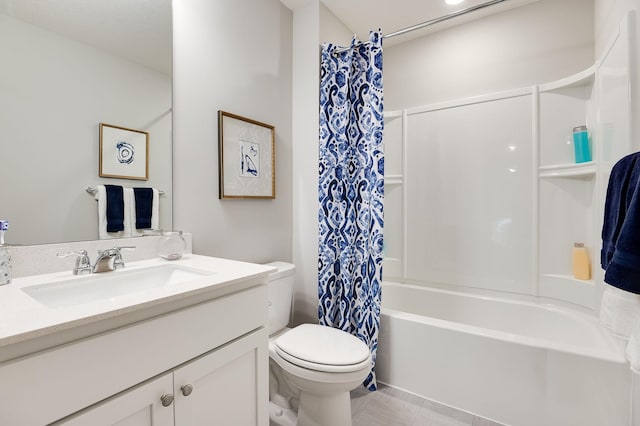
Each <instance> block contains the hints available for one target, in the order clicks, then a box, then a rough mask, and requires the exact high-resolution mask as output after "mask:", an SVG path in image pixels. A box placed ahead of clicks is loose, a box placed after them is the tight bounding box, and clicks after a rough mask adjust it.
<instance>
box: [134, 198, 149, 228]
mask: <svg viewBox="0 0 640 426" xmlns="http://www.w3.org/2000/svg"><path fill="white" fill-rule="evenodd" d="M133 196H134V198H135V200H136V229H149V228H151V215H152V212H153V189H151V188H133Z"/></svg>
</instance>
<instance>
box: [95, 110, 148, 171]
mask: <svg viewBox="0 0 640 426" xmlns="http://www.w3.org/2000/svg"><path fill="white" fill-rule="evenodd" d="M99 151H100V164H99V175H100V177H107V178H119V179H137V180H147V179H149V133H148V132H145V131H142V130H134V129H129V128H126V127H121V126H114V125H112V124H105V123H100V150H99Z"/></svg>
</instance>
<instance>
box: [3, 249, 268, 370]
mask: <svg viewBox="0 0 640 426" xmlns="http://www.w3.org/2000/svg"><path fill="white" fill-rule="evenodd" d="M168 264H170V265H176V266H178V265H179V266H182V267H185V268H192V269H196V270H198V271H202V272H206V273H207V274H208V275H206V276H203V277H198V278H195V279H193V280H189V281H185V282H181V283H179V284H175V285H170V286H165V287H158V288H153V289H147V290H141V291H138V292H133V293H129V294H126V295H122V296H118V297H115V298H112V299H106V300H99V301H94V302H87V303H82V304H77V305H73V306H63V307H49V306H45V305H43V304H41V303H40V302H38V301H37V300H35V299H33V298H32V297H31V296H29V295H28V294H26V293H25V292H24V291H23V289H25V288H26V287H29V286H34V285H40V284H44V283H54V282H57V281H65V280H76V279H87V278H88V277H89V278H91V277H98V276H103V275H106V274H121V273H126V272H128V271H134V270H137V269H143V268H148V267H153V266H159V265H168ZM274 270H275V269H274V268H273V267H272V266H266V265H257V264H253V263H245V262H238V261H233V260H226V259H219V258H213V257H207V256H199V255H193V254H187V255H185V256H184V257H183V258H182V259H180V260H176V261H171V262H169V261H166V260H162V259H150V260H142V261H138V262H129V263H127V264H126V267H125V268H122V269H118V270H116V271H112V272H105V273H101V274H91V275H73V274H72V273H71V271H66V272H57V273H51V274H42V275H33V276H27V277H22V278H16V279H14V280H13V282H12V283H11V284H8V285H5V286H0V352H1V351H3V350H6V349H7V348H8V347H10V346H11V345H16V344H20V343H23V342H27V341H31V342H33V341H34V339H36V340H37V339H39V338H40V339H41V338H43V337H51V336H52V335H55V334H58V333H64V332H69V331H71V330H73V329H78V328H81V327H86V326H88V325H91V324H95V323H99V322H108V321H113V320H114V319H117V318H118V317H120V316H124V315H130V314H132V313H133V314H135V313H136V312H139V311H145V310H148V311H151V310H153V308H156V309H155V311H153V312H154V315H157V314H162V313H164V312H170V311H172V310H175V309H179V308H181V307H184V303H185V300H187V299H188V300H190V301H191V300H192V301H193V303H199V302H200V301H204V300H210V299H214V298H217V297H221V296H224V295H226V294H230V293H233V292H235V291H240V290H243V289H245V288H249V287H251V286H254V285H256V284H259V283H261V282H266V279H267V277H268V274H269V273H270V272H272V271H274ZM114 276H115V275H114ZM189 303H191V302H189ZM265 303H266V301H265ZM172 305H175V306H173V307H172ZM120 325H122V324H120ZM107 328H108V327H106V326H104V325H103V326H102V329H103V330H104V329H107ZM59 343H64V341H61V342H59ZM51 345H52V344H51V343H49V344H47V346H51ZM39 349H43V348H39ZM3 358H4V359H5V360H6V359H7V356H4V357H3V356H0V361H2V360H3Z"/></svg>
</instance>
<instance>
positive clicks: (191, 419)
mask: <svg viewBox="0 0 640 426" xmlns="http://www.w3.org/2000/svg"><path fill="white" fill-rule="evenodd" d="M265 338H267V335H266V330H265V329H260V330H258V331H255V332H253V333H251V334H249V335H247V336H244V337H242V338H240V339H238V340H237V341H234V342H232V343H229V344H228V345H225V346H224V347H222V348H220V349H216V350H214V351H212V352H210V353H208V354H205V355H203V356H201V357H198V358H196V359H195V360H193V361H191V362H189V363H187V364H185V365H184V366H182V367H180V368H177V369H175V370H173V371H171V372H169V373H166V374H164V375H162V376H160V377H157V378H154V379H151V380H149V381H148V382H145V383H143V384H141V385H138V386H136V387H134V388H133V389H131V390H127V391H124V392H122V393H120V394H118V395H116V396H114V397H112V398H109V399H108V400H107V401H105V402H103V403H99V404H97V405H96V406H92V407H90V408H87V409H85V410H83V411H81V412H80V413H78V414H76V415H74V416H72V417H71V418H68V419H65V420H63V421H61V422H59V423H56V424H59V425H66V426H83V425H92V426H93V425H96V426H97V425H118V426H151V425H153V426H173V425H174V418H175V424H176V425H184V426H198V425H205V424H207V425H208V424H216V425H229V426H233V425H261V424H265V422H264V421H261V419H260V418H259V413H260V409H259V407H260V405H261V401H260V399H259V397H263V395H262V393H261V391H260V389H261V387H262V385H264V383H260V380H261V378H263V377H264V374H263V373H264V371H260V370H261V369H265V368H268V367H267V365H265V363H264V362H263V360H264V358H265V356H267V357H268V355H266V353H265V350H266V348H265V347H264V344H263V343H264V341H265Z"/></svg>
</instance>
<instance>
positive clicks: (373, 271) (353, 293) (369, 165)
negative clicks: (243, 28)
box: [318, 31, 384, 390]
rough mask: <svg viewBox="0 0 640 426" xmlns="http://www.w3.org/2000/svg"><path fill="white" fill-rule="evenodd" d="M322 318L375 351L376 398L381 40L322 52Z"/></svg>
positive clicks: (375, 36)
mask: <svg viewBox="0 0 640 426" xmlns="http://www.w3.org/2000/svg"><path fill="white" fill-rule="evenodd" d="M320 77H321V81H320V164H319V167H320V170H319V173H320V185H319V194H318V195H319V200H320V208H319V228H320V234H319V235H320V241H319V259H318V281H319V286H318V293H319V308H318V315H319V319H320V324H323V325H327V326H331V327H335V328H339V329H341V330H344V331H347V332H349V333H351V334H353V335H355V336H357V337H359V338H360V339H361V340H362V341H364V342H365V343H366V344H367V345H368V346H369V348H370V350H371V355H372V359H373V363H372V366H371V373H370V374H369V376H368V377H367V378H366V380H365V382H364V385H365V386H366V387H367V388H368V389H369V390H375V389H376V387H377V385H376V378H375V372H374V366H375V356H376V349H377V347H378V328H379V325H380V297H381V289H380V284H381V281H382V247H383V244H382V242H383V240H382V229H383V223H384V220H383V209H382V203H383V197H384V152H383V145H382V131H383V126H384V119H383V104H382V36H381V34H380V32H379V31H378V32H372V33H371V34H370V38H369V42H368V43H362V42H359V41H357V40H356V39H355V38H354V40H353V41H352V43H351V46H350V48H348V49H341V48H339V47H337V46H334V45H332V44H325V45H323V46H322V63H321V76H320Z"/></svg>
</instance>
